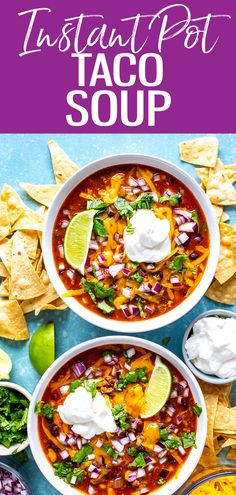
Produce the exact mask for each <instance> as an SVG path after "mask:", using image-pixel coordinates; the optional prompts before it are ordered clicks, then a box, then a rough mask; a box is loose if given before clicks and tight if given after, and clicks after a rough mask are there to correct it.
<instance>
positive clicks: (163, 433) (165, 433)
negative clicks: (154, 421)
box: [160, 428, 170, 441]
mask: <svg viewBox="0 0 236 495" xmlns="http://www.w3.org/2000/svg"><path fill="white" fill-rule="evenodd" d="M169 434H170V432H169V431H168V430H167V429H166V428H161V429H160V440H161V441H166V440H168V436H169Z"/></svg>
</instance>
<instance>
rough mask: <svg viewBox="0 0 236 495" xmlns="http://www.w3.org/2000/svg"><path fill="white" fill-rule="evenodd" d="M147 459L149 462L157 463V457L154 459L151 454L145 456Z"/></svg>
mask: <svg viewBox="0 0 236 495" xmlns="http://www.w3.org/2000/svg"><path fill="white" fill-rule="evenodd" d="M145 461H146V463H147V464H150V462H152V463H155V462H156V461H155V459H153V457H150V456H149V455H147V456H146V457H145Z"/></svg>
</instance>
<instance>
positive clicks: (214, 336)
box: [182, 309, 236, 385]
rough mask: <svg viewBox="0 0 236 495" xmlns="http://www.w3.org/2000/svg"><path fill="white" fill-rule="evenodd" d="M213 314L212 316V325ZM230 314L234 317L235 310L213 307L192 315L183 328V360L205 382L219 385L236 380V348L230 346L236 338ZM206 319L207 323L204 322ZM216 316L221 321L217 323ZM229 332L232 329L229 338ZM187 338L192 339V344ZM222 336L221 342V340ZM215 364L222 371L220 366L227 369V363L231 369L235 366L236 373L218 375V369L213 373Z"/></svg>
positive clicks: (235, 318)
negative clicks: (186, 326) (191, 319)
mask: <svg viewBox="0 0 236 495" xmlns="http://www.w3.org/2000/svg"><path fill="white" fill-rule="evenodd" d="M212 318H214V319H215V324H214V325H213V323H214V322H213V320H212ZM232 318H233V319H234V320H236V314H235V313H234V312H233V311H228V310H224V309H212V310H210V311H205V312H204V313H201V314H200V315H198V316H197V317H196V318H194V320H193V321H192V322H191V323H190V324H189V326H188V328H187V329H186V331H185V334H184V337H183V342H182V353H183V357H184V361H185V363H186V364H187V366H188V367H189V369H190V370H191V371H192V372H193V373H194V375H195V376H196V377H197V378H200V379H201V380H203V381H204V382H207V383H214V384H216V385H222V384H224V383H229V382H233V381H234V380H236V351H234V348H235V346H233V342H235V341H236V321H235V326H234V325H232V324H231V322H232V320H231V319H232ZM203 319H204V320H203ZM208 319H209V325H207V320H208ZM229 319H230V322H229ZM217 320H218V322H219V323H220V325H218V324H217ZM226 321H227V326H226V327H225V325H224V324H223V322H224V323H226ZM200 322H201V323H202V324H201V327H200V326H199V323H200ZM229 323H230V325H229ZM196 324H197V325H196ZM194 326H195V328H194V330H193V327H194ZM232 332H233V333H234V332H235V336H234V339H233V341H232V342H231V340H232ZM200 333H201V335H200ZM190 339H192V343H191V346H190ZM223 340H224V343H223V344H222V342H223ZM228 341H229V342H228ZM227 342H228V344H229V345H227ZM230 342H231V345H230ZM233 355H234V356H233ZM193 356H194V358H193ZM213 360H214V362H213ZM214 367H219V369H221V374H222V370H224V369H225V370H226V369H227V370H228V372H229V368H230V367H231V370H232V367H233V368H234V367H235V373H234V372H233V370H232V373H231V374H230V376H225V377H223V376H219V375H217V372H216V373H215V374H214V372H213V368H214ZM223 367H224V368H223ZM203 368H204V370H203ZM206 368H207V369H206ZM223 374H224V373H223ZM226 374H227V373H226Z"/></svg>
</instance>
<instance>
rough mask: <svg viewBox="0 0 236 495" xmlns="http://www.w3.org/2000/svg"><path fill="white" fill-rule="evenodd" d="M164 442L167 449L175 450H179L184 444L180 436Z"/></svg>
mask: <svg viewBox="0 0 236 495" xmlns="http://www.w3.org/2000/svg"><path fill="white" fill-rule="evenodd" d="M163 443H164V445H165V447H166V448H167V449H175V450H177V449H178V448H179V447H180V446H181V445H182V442H181V440H180V438H178V437H175V438H170V439H167V440H165V441H163Z"/></svg>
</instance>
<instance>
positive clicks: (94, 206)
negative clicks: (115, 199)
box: [87, 199, 108, 213]
mask: <svg viewBox="0 0 236 495" xmlns="http://www.w3.org/2000/svg"><path fill="white" fill-rule="evenodd" d="M107 209H108V205H107V203H104V201H102V200H101V199H94V200H93V201H87V210H97V211H98V212H99V213H104V211H106V210H107Z"/></svg>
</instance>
